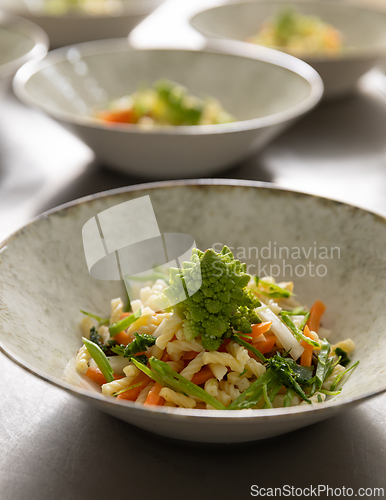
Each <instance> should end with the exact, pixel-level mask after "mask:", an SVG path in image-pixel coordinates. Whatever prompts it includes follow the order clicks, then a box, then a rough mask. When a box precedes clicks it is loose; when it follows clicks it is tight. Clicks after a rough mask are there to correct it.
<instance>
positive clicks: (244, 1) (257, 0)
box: [189, 0, 386, 65]
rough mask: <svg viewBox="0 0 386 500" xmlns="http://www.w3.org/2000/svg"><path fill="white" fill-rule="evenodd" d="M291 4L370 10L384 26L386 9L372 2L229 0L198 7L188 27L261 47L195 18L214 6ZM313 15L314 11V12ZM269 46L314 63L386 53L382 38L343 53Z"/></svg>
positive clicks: (385, 54) (220, 37)
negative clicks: (218, 31) (200, 24)
mask: <svg viewBox="0 0 386 500" xmlns="http://www.w3.org/2000/svg"><path fill="white" fill-rule="evenodd" d="M259 4H262V5H271V6H273V5H277V6H279V5H281V6H283V5H286V4H288V5H292V6H295V7H296V6H297V5H311V6H316V7H318V6H322V5H323V7H326V6H327V8H328V9H332V10H334V9H343V10H344V9H346V10H348V11H363V12H366V13H372V14H377V15H379V16H383V18H384V20H385V29H386V9H384V10H382V9H377V8H376V7H375V6H371V7H367V6H365V5H364V4H363V3H359V2H358V0H353V2H350V3H347V2H338V3H337V2H323V1H320V0H240V1H236V0H230V1H228V2H227V3H225V4H221V5H216V6H213V7H210V8H208V9H202V10H200V11H199V12H196V13H195V14H193V15H192V16H190V18H189V24H190V26H191V27H192V28H194V29H195V30H196V31H197V32H198V33H201V35H203V36H205V37H209V38H215V39H220V40H231V41H234V42H238V43H240V44H243V45H251V46H255V47H261V45H257V44H253V43H252V42H248V41H246V40H238V39H236V38H229V37H226V36H223V35H218V34H216V33H214V32H213V31H208V30H206V29H202V28H200V27H198V26H197V24H196V23H197V18H199V17H200V16H201V15H202V14H204V13H206V12H210V11H216V10H217V11H218V10H226V9H228V8H232V7H234V6H237V5H259ZM316 15H317V14H316ZM270 48H272V49H275V50H278V51H283V52H284V53H286V54H290V55H292V56H293V57H298V58H300V59H301V60H302V61H304V62H307V63H308V64H311V65H312V64H317V63H327V62H329V63H333V62H341V61H353V60H356V59H361V58H362V59H363V58H366V59H367V58H381V57H384V56H386V40H385V42H384V43H383V44H379V45H377V46H375V47H374V46H368V47H351V48H350V47H347V49H346V51H344V52H343V54H337V55H325V54H321V55H317V54H316V55H315V54H310V55H308V54H304V55H303V54H301V53H299V52H296V51H294V50H288V51H287V50H284V48H283V47H271V46H270Z"/></svg>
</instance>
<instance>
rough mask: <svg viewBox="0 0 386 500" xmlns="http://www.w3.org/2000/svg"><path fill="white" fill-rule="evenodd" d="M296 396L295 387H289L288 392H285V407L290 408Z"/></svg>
mask: <svg viewBox="0 0 386 500" xmlns="http://www.w3.org/2000/svg"><path fill="white" fill-rule="evenodd" d="M294 396H295V391H294V390H293V389H287V392H286V393H285V396H284V402H283V407H284V408H288V407H289V406H291V403H292V400H293V398H294Z"/></svg>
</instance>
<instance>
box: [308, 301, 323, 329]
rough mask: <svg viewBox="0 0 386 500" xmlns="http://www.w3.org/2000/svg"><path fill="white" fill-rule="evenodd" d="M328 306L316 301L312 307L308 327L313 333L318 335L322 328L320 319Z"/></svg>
mask: <svg viewBox="0 0 386 500" xmlns="http://www.w3.org/2000/svg"><path fill="white" fill-rule="evenodd" d="M325 310H326V306H325V305H324V304H323V302H322V301H321V300H317V301H315V304H314V305H313V306H312V307H311V311H310V317H309V318H308V321H307V325H308V328H309V329H310V331H311V332H316V333H318V331H319V327H320V319H321V317H322V316H323V313H324V311H325Z"/></svg>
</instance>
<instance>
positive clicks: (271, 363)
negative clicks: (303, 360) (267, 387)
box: [267, 354, 313, 403]
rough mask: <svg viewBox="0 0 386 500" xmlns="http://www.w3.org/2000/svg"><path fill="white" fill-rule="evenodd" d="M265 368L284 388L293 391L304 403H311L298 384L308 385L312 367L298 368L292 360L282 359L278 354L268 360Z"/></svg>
mask: <svg viewBox="0 0 386 500" xmlns="http://www.w3.org/2000/svg"><path fill="white" fill-rule="evenodd" d="M267 367H268V369H271V370H272V371H273V372H274V374H275V375H276V376H277V377H278V378H279V379H280V380H281V382H282V383H283V385H284V386H285V387H287V388H288V389H293V390H294V391H295V392H296V394H297V395H298V396H300V397H301V398H302V399H303V400H304V401H307V403H311V401H310V399H309V398H308V397H307V394H306V393H305V392H304V391H303V389H302V388H301V386H300V384H301V385H307V384H308V383H309V381H310V380H311V378H312V372H313V369H312V367H309V366H300V365H298V364H297V363H296V362H295V361H294V360H293V359H292V358H283V357H281V356H280V355H279V354H275V355H274V356H272V358H270V359H269V360H268V363H267ZM268 369H267V371H268Z"/></svg>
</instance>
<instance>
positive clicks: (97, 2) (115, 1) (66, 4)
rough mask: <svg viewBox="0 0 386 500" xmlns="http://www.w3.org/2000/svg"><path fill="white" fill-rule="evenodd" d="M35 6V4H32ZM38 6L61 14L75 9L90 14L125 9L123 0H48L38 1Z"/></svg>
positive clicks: (54, 14)
mask: <svg viewBox="0 0 386 500" xmlns="http://www.w3.org/2000/svg"><path fill="white" fill-rule="evenodd" d="M31 7H32V8H33V4H32V5H31ZM36 8H39V9H41V10H42V12H44V13H46V14H47V15H53V16H60V15H63V14H67V13H68V12H71V11H73V10H75V11H76V10H79V11H84V12H87V13H88V14H95V15H101V14H119V13H120V12H121V11H122V10H123V2H122V0H46V1H45V2H44V3H42V2H36Z"/></svg>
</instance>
